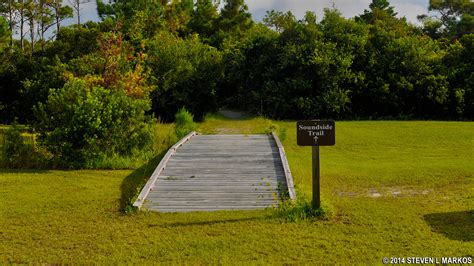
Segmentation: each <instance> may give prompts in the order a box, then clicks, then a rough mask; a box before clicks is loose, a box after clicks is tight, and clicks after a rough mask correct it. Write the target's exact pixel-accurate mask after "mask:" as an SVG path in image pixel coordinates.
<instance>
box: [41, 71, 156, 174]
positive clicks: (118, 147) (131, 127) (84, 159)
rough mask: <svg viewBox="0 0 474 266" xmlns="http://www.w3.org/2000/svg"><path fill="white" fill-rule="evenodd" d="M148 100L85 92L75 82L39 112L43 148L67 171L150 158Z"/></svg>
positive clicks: (100, 90)
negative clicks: (115, 160) (112, 159)
mask: <svg viewBox="0 0 474 266" xmlns="http://www.w3.org/2000/svg"><path fill="white" fill-rule="evenodd" d="M148 110H150V101H149V100H148V99H134V98H131V97H128V96H126V95H125V93H124V92H123V91H118V90H107V89H104V88H102V87H93V88H91V89H89V88H87V86H86V83H85V81H83V80H81V79H72V80H70V81H68V82H67V83H66V84H65V85H64V87H63V88H61V89H52V90H50V92H49V96H48V100H47V101H46V103H44V104H42V103H39V104H38V106H36V107H35V115H36V117H37V120H38V122H37V123H36V124H35V129H36V130H37V131H38V132H39V143H40V144H41V145H43V146H44V147H45V148H46V149H47V150H48V151H49V152H51V154H52V155H53V156H54V158H55V159H56V160H57V163H59V164H61V165H64V166H66V167H74V168H75V167H86V168H91V167H99V166H100V165H98V164H97V162H101V161H107V158H110V157H116V156H119V157H136V156H143V154H147V153H150V152H151V151H152V146H153V127H152V123H151V119H149V118H148V117H147V116H146V115H145V112H147V111H148Z"/></svg>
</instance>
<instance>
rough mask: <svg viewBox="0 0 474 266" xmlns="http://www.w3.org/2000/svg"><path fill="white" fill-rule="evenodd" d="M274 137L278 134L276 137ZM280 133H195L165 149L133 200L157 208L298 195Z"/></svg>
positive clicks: (271, 202) (219, 206)
mask: <svg viewBox="0 0 474 266" xmlns="http://www.w3.org/2000/svg"><path fill="white" fill-rule="evenodd" d="M275 138H276V139H275ZM284 156H285V155H284V151H283V147H281V143H280V142H279V140H278V138H277V137H276V135H196V134H195V133H192V134H190V135H188V136H187V137H185V138H184V139H183V140H181V141H180V142H178V143H177V144H176V145H175V146H173V147H172V148H171V149H170V151H169V152H168V153H167V155H165V158H163V160H162V162H161V163H160V165H159V166H158V167H157V169H156V170H155V172H154V173H153V175H152V177H151V178H150V180H149V181H148V183H147V184H146V186H145V187H144V189H143V190H142V192H141V194H140V196H139V197H138V199H137V201H136V202H135V204H134V205H135V206H137V207H142V206H143V207H144V208H145V209H148V210H152V211H159V212H189V211H214V210H251V209H263V208H268V207H274V206H277V205H278V204H279V202H280V198H281V197H282V195H287V196H290V197H291V198H293V199H294V197H295V195H294V189H293V183H292V180H291V173H290V171H289V168H288V164H287V162H286V158H285V157H284Z"/></svg>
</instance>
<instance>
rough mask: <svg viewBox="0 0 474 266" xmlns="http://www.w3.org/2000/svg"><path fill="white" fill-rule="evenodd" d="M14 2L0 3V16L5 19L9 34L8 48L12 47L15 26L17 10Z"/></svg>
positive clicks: (5, 1) (10, 0)
mask: <svg viewBox="0 0 474 266" xmlns="http://www.w3.org/2000/svg"><path fill="white" fill-rule="evenodd" d="M16 7H17V5H16V3H15V1H14V0H4V1H0V16H3V17H4V18H6V21H7V23H8V29H9V32H10V47H13V34H14V30H15V26H16V23H17V21H16V19H17V10H16Z"/></svg>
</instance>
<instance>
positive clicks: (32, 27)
mask: <svg viewBox="0 0 474 266" xmlns="http://www.w3.org/2000/svg"><path fill="white" fill-rule="evenodd" d="M30 43H31V54H33V52H34V51H35V20H34V17H33V15H32V16H31V17H30Z"/></svg>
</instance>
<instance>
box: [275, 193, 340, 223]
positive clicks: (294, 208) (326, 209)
mask: <svg viewBox="0 0 474 266" xmlns="http://www.w3.org/2000/svg"><path fill="white" fill-rule="evenodd" d="M321 205H322V206H321V207H320V208H318V209H313V208H312V206H311V201H309V200H306V199H299V200H297V201H283V202H282V203H281V204H280V206H279V207H278V208H277V209H276V212H275V217H277V218H280V219H283V220H285V221H287V222H299V221H315V220H329V219H331V218H332V217H333V216H334V207H332V206H331V205H330V204H328V203H327V202H326V201H323V202H322V204H321Z"/></svg>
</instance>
